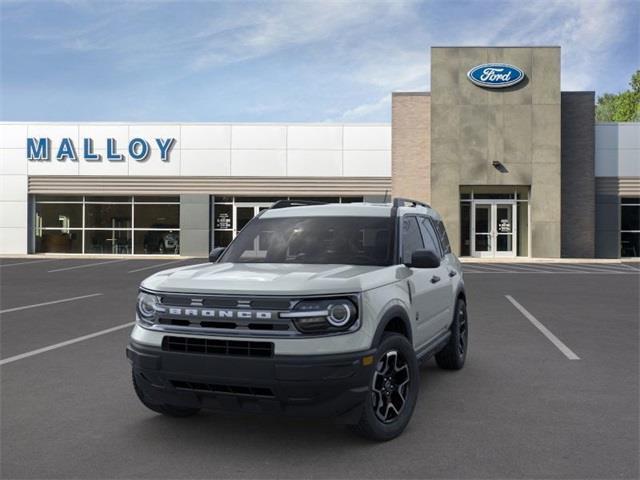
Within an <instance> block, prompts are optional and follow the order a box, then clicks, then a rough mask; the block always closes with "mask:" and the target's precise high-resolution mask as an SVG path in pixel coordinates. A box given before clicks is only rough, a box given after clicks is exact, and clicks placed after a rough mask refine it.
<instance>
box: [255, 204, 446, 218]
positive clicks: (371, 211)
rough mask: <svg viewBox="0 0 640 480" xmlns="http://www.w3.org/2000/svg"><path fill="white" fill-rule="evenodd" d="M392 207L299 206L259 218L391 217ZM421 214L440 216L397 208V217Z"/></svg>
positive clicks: (430, 211)
mask: <svg viewBox="0 0 640 480" xmlns="http://www.w3.org/2000/svg"><path fill="white" fill-rule="evenodd" d="M392 210H393V205H392V204H391V203H369V202H358V203H326V204H318V205H300V206H294V207H284V208H274V209H269V210H265V211H264V213H263V214H262V215H261V218H265V219H266V218H290V217H391V215H392ZM410 213H413V214H422V215H428V216H430V217H434V218H437V219H439V218H440V216H439V215H438V214H437V213H436V211H435V210H433V209H432V208H430V207H423V206H421V205H417V206H413V207H405V206H403V207H398V208H397V211H396V215H397V216H402V215H406V214H410Z"/></svg>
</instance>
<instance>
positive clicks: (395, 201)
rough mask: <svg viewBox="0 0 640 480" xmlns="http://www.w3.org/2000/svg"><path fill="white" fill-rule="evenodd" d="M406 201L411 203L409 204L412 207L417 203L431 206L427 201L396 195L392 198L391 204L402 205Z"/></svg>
mask: <svg viewBox="0 0 640 480" xmlns="http://www.w3.org/2000/svg"><path fill="white" fill-rule="evenodd" d="M406 203H409V204H411V205H410V206H412V207H417V206H418V205H420V206H421V207H425V208H431V205H429V204H428V203H425V202H419V201H418V200H413V199H411V198H402V197H396V198H394V199H393V206H394V207H396V208H397V207H404V206H405V204H406Z"/></svg>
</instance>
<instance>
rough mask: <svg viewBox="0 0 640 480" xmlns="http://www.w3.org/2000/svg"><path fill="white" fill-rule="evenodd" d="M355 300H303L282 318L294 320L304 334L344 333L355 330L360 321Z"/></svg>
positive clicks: (282, 314)
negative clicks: (351, 329)
mask: <svg viewBox="0 0 640 480" xmlns="http://www.w3.org/2000/svg"><path fill="white" fill-rule="evenodd" d="M354 300H355V299H354ZM354 300H351V299H349V298H328V299H320V300H302V301H301V302H299V303H298V304H297V305H296V306H295V307H294V308H293V310H292V311H291V312H284V313H281V314H280V317H281V318H290V319H292V320H293V323H294V325H295V326H296V328H297V329H298V330H299V331H301V332H302V333H332V332H343V331H346V330H349V329H350V328H354V327H355V326H356V323H357V321H358V308H357V307H356V304H355V302H354Z"/></svg>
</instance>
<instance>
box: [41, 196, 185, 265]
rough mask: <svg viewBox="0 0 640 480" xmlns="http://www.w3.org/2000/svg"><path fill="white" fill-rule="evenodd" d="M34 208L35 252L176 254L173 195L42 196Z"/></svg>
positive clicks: (177, 219)
mask: <svg viewBox="0 0 640 480" xmlns="http://www.w3.org/2000/svg"><path fill="white" fill-rule="evenodd" d="M83 212H84V213H83ZM35 213H36V214H35V219H34V228H33V232H34V236H35V251H36V252H51V253H92V254H141V255H144V254H154V255H157V254H172V255H175V254H179V253H180V198H179V197H177V196H167V197H163V196H136V197H135V198H134V197H131V196H85V197H82V196H76V197H72V196H53V195H46V196H44V195H43V196H38V197H36V200H35Z"/></svg>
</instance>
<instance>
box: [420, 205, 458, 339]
mask: <svg viewBox="0 0 640 480" xmlns="http://www.w3.org/2000/svg"><path fill="white" fill-rule="evenodd" d="M418 223H419V225H420V233H422V238H423V240H424V244H425V248H426V249H428V250H433V251H434V252H436V253H437V254H438V255H440V262H441V263H440V267H438V268H437V269H436V270H437V273H436V275H437V276H438V278H439V279H440V280H439V281H438V282H436V283H435V284H434V288H433V291H432V292H431V294H430V297H429V303H430V308H431V309H432V310H433V327H434V328H433V330H434V334H435V333H438V332H439V331H441V330H445V329H447V328H448V327H449V323H451V319H452V318H453V317H452V315H453V310H452V309H453V282H452V278H453V277H452V275H451V272H452V271H455V270H453V268H452V266H451V265H450V263H449V255H447V248H448V251H449V252H450V251H451V250H450V248H449V247H448V244H447V246H446V247H445V245H444V244H443V243H442V241H441V240H440V234H439V232H438V230H437V228H436V225H434V222H433V220H432V219H431V218H428V217H422V216H421V217H419V219H418Z"/></svg>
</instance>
